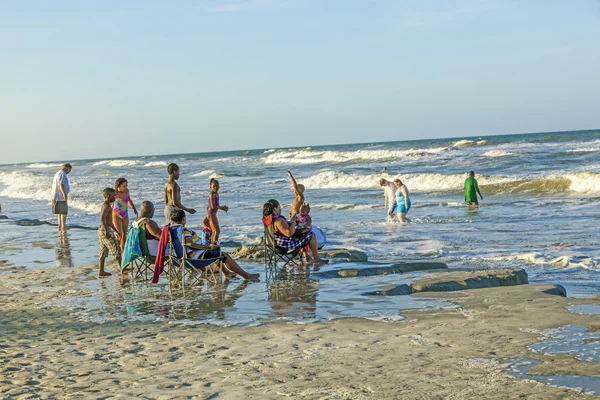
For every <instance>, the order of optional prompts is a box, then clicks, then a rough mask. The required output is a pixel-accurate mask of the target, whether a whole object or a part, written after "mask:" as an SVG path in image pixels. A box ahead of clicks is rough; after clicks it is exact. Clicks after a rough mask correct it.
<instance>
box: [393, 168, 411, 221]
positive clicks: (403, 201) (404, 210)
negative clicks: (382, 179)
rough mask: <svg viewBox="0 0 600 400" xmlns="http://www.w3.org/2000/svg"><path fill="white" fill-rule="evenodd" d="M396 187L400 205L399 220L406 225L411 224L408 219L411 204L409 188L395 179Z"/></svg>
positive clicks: (397, 202) (397, 199) (397, 201)
mask: <svg viewBox="0 0 600 400" xmlns="http://www.w3.org/2000/svg"><path fill="white" fill-rule="evenodd" d="M394 185H396V187H397V189H396V204H397V205H398V220H399V221H400V222H401V223H403V224H405V223H407V222H410V220H409V219H408V218H406V214H408V211H409V210H410V206H411V202H410V197H409V195H408V188H407V187H406V185H405V184H403V183H402V181H401V180H400V179H398V178H396V179H394Z"/></svg>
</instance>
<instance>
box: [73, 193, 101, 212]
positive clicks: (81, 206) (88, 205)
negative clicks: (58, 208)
mask: <svg viewBox="0 0 600 400" xmlns="http://www.w3.org/2000/svg"><path fill="white" fill-rule="evenodd" d="M69 208H75V209H77V210H81V211H85V212H87V213H88V214H100V208H102V201H100V200H98V201H97V202H90V201H86V200H81V199H77V198H72V197H69Z"/></svg>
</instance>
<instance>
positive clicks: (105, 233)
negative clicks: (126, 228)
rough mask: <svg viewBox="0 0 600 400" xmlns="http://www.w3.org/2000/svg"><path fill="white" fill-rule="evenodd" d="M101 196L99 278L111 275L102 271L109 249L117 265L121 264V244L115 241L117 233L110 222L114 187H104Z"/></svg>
mask: <svg viewBox="0 0 600 400" xmlns="http://www.w3.org/2000/svg"><path fill="white" fill-rule="evenodd" d="M102 196H104V203H102V209H101V210H100V227H99V228H98V239H100V264H99V269H98V277H99V278H102V277H105V276H111V275H112V274H111V273H109V272H106V271H104V261H105V260H106V257H108V251H109V250H110V253H111V254H112V256H113V258H114V259H115V260H116V261H117V262H118V263H119V267H120V266H121V246H119V242H118V241H117V237H119V233H118V232H117V228H115V226H114V225H113V222H112V205H113V203H114V202H115V197H116V196H117V192H116V191H115V189H112V188H106V189H104V190H103V191H102ZM115 236H116V237H115Z"/></svg>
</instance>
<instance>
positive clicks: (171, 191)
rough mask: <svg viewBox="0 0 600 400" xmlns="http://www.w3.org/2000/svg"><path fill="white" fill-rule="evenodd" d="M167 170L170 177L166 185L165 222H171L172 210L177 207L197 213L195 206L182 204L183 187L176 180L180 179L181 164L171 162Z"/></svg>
mask: <svg viewBox="0 0 600 400" xmlns="http://www.w3.org/2000/svg"><path fill="white" fill-rule="evenodd" d="M167 172H168V173H169V179H168V180H167V183H165V187H164V191H165V224H168V223H169V221H170V216H171V212H172V211H174V210H177V209H179V210H184V211H187V212H189V213H190V214H196V210H194V209H193V208H187V207H185V206H184V205H183V204H181V189H180V188H179V185H178V184H177V182H176V181H177V179H179V173H180V171H179V165H177V164H175V163H171V164H169V166H168V167H167Z"/></svg>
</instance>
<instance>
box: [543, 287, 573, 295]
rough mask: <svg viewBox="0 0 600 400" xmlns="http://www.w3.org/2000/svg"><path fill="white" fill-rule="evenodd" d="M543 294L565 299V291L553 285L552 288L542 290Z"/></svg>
mask: <svg viewBox="0 0 600 400" xmlns="http://www.w3.org/2000/svg"><path fill="white" fill-rule="evenodd" d="M543 293H546V294H551V295H554V296H562V297H567V289H565V288H564V287H563V286H561V285H554V287H553V288H551V289H547V290H544V291H543Z"/></svg>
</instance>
